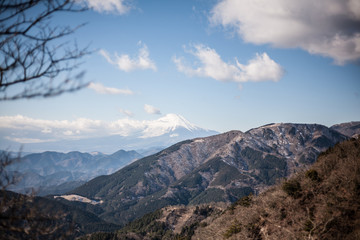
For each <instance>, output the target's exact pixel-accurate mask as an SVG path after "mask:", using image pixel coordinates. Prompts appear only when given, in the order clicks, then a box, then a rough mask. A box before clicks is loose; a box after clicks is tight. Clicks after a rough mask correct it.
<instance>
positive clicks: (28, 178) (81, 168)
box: [7, 150, 142, 195]
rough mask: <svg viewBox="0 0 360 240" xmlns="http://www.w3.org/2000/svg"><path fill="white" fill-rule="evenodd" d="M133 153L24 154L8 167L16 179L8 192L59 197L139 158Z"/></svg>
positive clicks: (48, 152) (122, 151)
mask: <svg viewBox="0 0 360 240" xmlns="http://www.w3.org/2000/svg"><path fill="white" fill-rule="evenodd" d="M141 157H142V155H140V154H139V153H137V152H136V151H125V150H119V151H117V152H115V153H113V154H110V155H106V154H102V153H98V152H96V153H92V154H90V153H81V152H69V153H60V152H50V151H47V152H43V153H33V154H28V155H26V156H24V157H22V158H21V159H19V161H16V162H15V163H14V164H12V165H10V166H9V167H8V168H7V171H12V172H13V173H14V174H15V175H16V176H18V182H17V184H16V185H13V186H10V188H9V190H12V191H16V192H20V193H29V192H31V191H32V190H35V192H36V194H37V195H47V194H62V193H65V192H67V191H70V190H72V189H74V188H76V187H78V186H80V185H82V184H83V183H85V182H86V181H88V180H90V179H92V178H94V177H97V176H99V175H104V174H111V173H113V172H115V171H117V170H119V169H120V168H121V167H124V166H125V165H127V164H129V163H130V162H132V161H134V160H136V159H139V158H141Z"/></svg>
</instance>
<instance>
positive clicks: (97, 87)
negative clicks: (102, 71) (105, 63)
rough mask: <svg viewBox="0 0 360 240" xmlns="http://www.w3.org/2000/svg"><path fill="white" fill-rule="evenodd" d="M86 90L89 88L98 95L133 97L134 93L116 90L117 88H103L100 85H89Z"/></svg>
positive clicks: (127, 90)
mask: <svg viewBox="0 0 360 240" xmlns="http://www.w3.org/2000/svg"><path fill="white" fill-rule="evenodd" d="M88 88H90V89H92V90H94V91H95V92H97V93H100V94H122V95H133V94H134V92H133V91H131V90H129V89H118V88H111V87H105V86H104V85H102V84H101V83H90V84H89V86H88Z"/></svg>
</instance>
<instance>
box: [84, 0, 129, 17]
mask: <svg viewBox="0 0 360 240" xmlns="http://www.w3.org/2000/svg"><path fill="white" fill-rule="evenodd" d="M84 1H85V2H86V4H87V5H88V7H89V8H92V9H94V10H95V11H98V12H111V13H118V14H125V13H127V12H129V11H130V9H131V7H130V5H129V1H126V0H84Z"/></svg>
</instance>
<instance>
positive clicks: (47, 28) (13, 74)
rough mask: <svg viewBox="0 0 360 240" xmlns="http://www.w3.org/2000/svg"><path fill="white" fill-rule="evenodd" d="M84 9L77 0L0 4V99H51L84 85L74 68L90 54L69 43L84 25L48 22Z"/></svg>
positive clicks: (19, 0)
mask: <svg viewBox="0 0 360 240" xmlns="http://www.w3.org/2000/svg"><path fill="white" fill-rule="evenodd" d="M84 10H86V8H85V7H84V6H83V5H81V4H79V1H77V0H0V101H7V100H16V99H24V98H35V97H51V96H56V95H59V94H61V93H64V92H73V91H76V90H79V89H81V88H83V87H85V86H86V85H87V84H86V83H83V82H82V76H83V73H84V72H77V73H74V71H73V70H75V69H76V68H78V67H79V64H81V62H80V60H81V58H82V57H83V56H84V55H86V54H89V51H88V50H87V48H82V49H80V48H79V47H78V46H77V44H76V42H74V43H73V44H71V42H69V41H68V39H69V38H68V36H69V35H71V34H72V33H74V31H75V30H77V29H78V28H79V27H81V26H82V25H78V26H75V27H71V26H54V24H53V23H52V22H51V19H52V18H53V17H54V16H56V15H58V14H63V13H71V12H81V11H84ZM60 78H61V80H60Z"/></svg>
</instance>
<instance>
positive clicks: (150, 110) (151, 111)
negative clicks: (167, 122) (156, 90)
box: [144, 104, 161, 114]
mask: <svg viewBox="0 0 360 240" xmlns="http://www.w3.org/2000/svg"><path fill="white" fill-rule="evenodd" d="M144 110H145V112H147V113H149V114H161V112H160V110H159V109H157V108H156V107H154V106H151V105H149V104H145V105H144Z"/></svg>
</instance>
